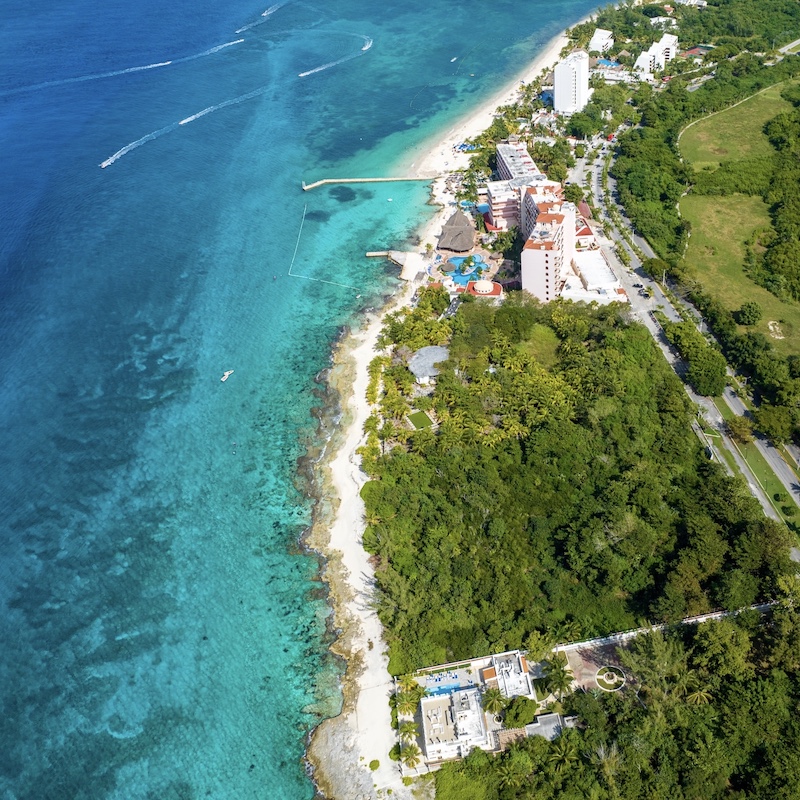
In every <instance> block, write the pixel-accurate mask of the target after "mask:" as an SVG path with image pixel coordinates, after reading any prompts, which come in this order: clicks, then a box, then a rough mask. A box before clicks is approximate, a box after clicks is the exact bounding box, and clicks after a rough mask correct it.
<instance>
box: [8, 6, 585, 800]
mask: <svg viewBox="0 0 800 800" xmlns="http://www.w3.org/2000/svg"><path fill="white" fill-rule="evenodd" d="M266 2H268V0H266ZM594 4H595V3H594V2H592V1H591V0H555V1H554V0H529V2H527V3H519V2H509V1H508V0H498V2H495V3H492V4H486V3H481V2H477V0H403V2H398V0H387V2H384V3H367V2H365V0H330V1H329V2H321V3H313V2H312V3H305V2H300V0H290V2H287V3H284V4H278V5H275V6H270V7H269V8H267V7H266V6H265V2H264V1H260V4H258V3H256V2H255V0H235V2H231V3H218V2H209V0H192V2H191V3H190V2H188V0H174V2H172V3H169V4H165V3H163V2H156V1H155V0H139V2H137V3H133V4H132V3H129V2H121V0H108V2H106V3H104V4H101V5H100V6H98V5H97V4H96V3H94V2H92V3H90V2H88V0H62V2H60V3H57V4H52V3H48V4H44V3H37V2H33V3H12V2H10V0H0V8H1V9H2V17H0V19H2V23H3V24H2V27H0V294H1V296H2V306H1V307H0V373H1V374H2V382H0V413H1V414H2V426H0V503H2V509H1V510H0V570H2V580H0V630H1V631H2V656H0V678H1V679H0V692H1V693H2V713H0V798H2V800H12V798H13V799H15V800H16V799H21V798H26V799H27V798H30V799H31V800H49V799H50V798H53V799H54V800H72V799H73V798H87V799H90V800H95V799H99V798H119V800H138V799H139V798H158V800H177V798H181V799H182V800H183V799H187V800H188V799H189V798H205V797H209V798H236V799H237V800H247V799H248V798H270V799H271V800H272V799H275V800H279V799H280V798H291V799H292V800H299V799H301V798H302V799H303V800H307V799H308V798H310V797H312V795H313V785H312V783H311V781H310V780H309V779H308V778H307V776H306V775H305V773H304V769H303V759H302V756H303V751H304V745H305V741H306V737H307V734H308V732H309V731H310V730H311V729H312V728H313V727H314V725H315V724H316V723H317V722H318V721H319V719H320V718H321V717H322V716H325V715H332V714H335V713H337V711H338V708H339V703H340V696H339V690H338V680H339V676H340V668H341V665H340V664H338V663H336V661H334V660H333V659H332V658H331V657H330V656H329V654H328V645H329V644H330V641H329V638H328V637H329V634H328V632H327V631H326V620H327V617H328V606H327V603H326V598H325V593H324V591H323V589H324V587H323V585H322V584H320V583H319V582H318V579H317V575H318V567H319V564H318V561H317V559H316V558H314V557H313V556H312V555H309V554H307V553H304V552H303V551H302V548H301V547H300V545H299V539H300V537H301V535H302V533H303V530H304V529H305V528H306V526H307V525H308V524H309V521H310V518H311V511H312V502H313V500H312V498H311V492H310V488H309V486H308V485H307V484H306V483H305V481H304V479H303V478H302V475H301V473H302V470H299V469H298V459H300V458H301V457H302V456H303V455H304V454H305V452H306V450H307V448H308V447H309V446H310V445H311V446H314V445H317V446H318V445H319V444H320V441H319V440H320V436H321V434H320V433H319V432H318V430H317V423H316V421H315V417H314V415H313V414H312V408H314V407H315V406H319V404H320V402H321V400H320V391H319V384H317V383H315V376H316V375H317V374H318V373H319V372H320V371H321V370H323V369H324V368H325V367H326V366H327V364H328V363H329V359H330V351H331V344H332V342H333V341H334V340H335V339H336V337H337V336H338V335H339V333H340V332H341V330H342V329H343V328H344V327H346V326H353V325H357V324H358V319H359V316H360V315H361V314H362V313H363V311H364V309H365V308H366V307H369V306H373V307H375V306H378V305H380V304H381V303H382V302H383V299H384V298H385V297H386V295H387V294H389V293H390V292H392V291H393V290H394V289H395V288H396V286H397V278H396V270H395V269H393V268H391V267H389V266H388V265H385V264H382V263H379V262H375V261H368V260H367V259H365V258H364V252H365V251H366V250H375V249H386V248H390V247H402V246H404V245H407V244H408V243H409V240H410V238H411V237H412V236H413V234H414V231H415V229H416V228H417V227H418V226H419V225H420V223H421V222H423V221H424V220H425V219H426V218H427V217H428V215H429V214H430V213H431V211H432V209H431V207H430V206H427V205H426V201H427V197H428V191H427V187H426V186H425V185H424V184H384V185H380V184H377V185H371V186H367V187H366V188H365V187H363V186H362V187H359V186H353V187H343V186H338V187H323V188H320V189H317V190H315V191H312V192H308V193H304V192H302V191H301V188H300V187H301V180H306V181H309V182H310V181H313V180H316V179H318V178H322V177H333V176H335V177H348V176H363V175H389V174H400V173H402V172H403V169H404V165H407V164H408V163H410V162H412V161H413V160H414V158H415V157H419V155H420V154H421V153H422V152H423V148H424V146H425V144H426V143H428V142H430V141H431V139H432V137H434V136H435V135H436V134H437V132H441V131H442V130H443V129H445V128H448V127H450V126H451V125H452V124H453V123H454V122H455V121H456V120H457V119H458V118H459V117H460V116H462V115H464V114H465V113H466V112H468V111H469V110H470V109H471V108H472V107H474V106H476V105H477V104H479V103H480V102H481V101H483V100H485V98H486V97H487V96H490V95H491V94H493V93H494V92H496V91H497V90H498V88H499V87H500V86H501V85H502V84H503V83H504V82H506V81H508V80H509V78H510V77H512V76H513V75H514V74H517V73H518V72H519V71H520V70H521V69H522V68H523V66H524V65H525V63H526V62H528V61H529V60H530V59H531V58H532V57H533V56H534V55H535V54H536V52H537V50H538V49H540V48H541V47H542V45H543V44H544V43H546V42H547V41H548V40H549V39H550V38H551V37H552V36H554V35H555V34H556V33H557V32H558V31H559V30H561V29H562V28H564V27H565V26H566V25H568V24H571V23H573V22H574V21H576V20H577V19H579V18H580V17H581V16H583V15H584V14H585V13H587V12H588V11H589V10H590V9H591V8H592V6H593V5H594ZM222 45H225V46H222ZM221 46H222V47H221ZM453 58H456V59H457V60H456V61H452V59H453ZM165 62H171V63H165ZM320 68H321V69H320ZM301 73H302V74H303V75H302V77H301ZM104 163H105V165H106V166H105V167H104V168H103V167H101V166H100V165H101V164H104ZM389 198H392V202H391V203H389V202H387V200H388V199H389ZM306 205H307V213H306V216H305V222H304V224H303V228H302V235H301V236H300V238H299V239H298V233H299V231H300V223H301V219H302V218H303V213H304V207H305V206H306ZM293 258H294V263H293V266H292V272H293V275H301V276H304V277H306V278H308V277H310V278H319V279H323V280H325V281H329V282H327V283H323V282H319V281H312V280H304V279H302V278H298V277H293V276H289V275H288V274H287V273H288V271H289V267H290V264H292V260H293ZM352 287H355V288H352ZM358 295H361V296H360V297H359V296H358ZM226 370H234V372H233V374H232V375H231V376H230V377H229V379H228V380H227V381H225V382H221V381H220V377H221V375H222V374H223V372H224V371H226Z"/></svg>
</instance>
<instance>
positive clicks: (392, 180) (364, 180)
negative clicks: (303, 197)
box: [303, 177, 435, 192]
mask: <svg viewBox="0 0 800 800" xmlns="http://www.w3.org/2000/svg"><path fill="white" fill-rule="evenodd" d="M434 180H435V178H430V177H428V178H419V177H413V178H323V179H322V180H321V181H314V183H306V182H305V181H303V191H304V192H308V191H311V189H316V188H317V186H322V185H323V184H325V183H397V182H400V181H425V183H431V182H432V181H434Z"/></svg>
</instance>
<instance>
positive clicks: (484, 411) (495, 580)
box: [362, 289, 791, 674]
mask: <svg viewBox="0 0 800 800" xmlns="http://www.w3.org/2000/svg"><path fill="white" fill-rule="evenodd" d="M438 297H439V295H438V293H437V290H435V289H428V290H425V291H424V292H423V294H422V297H421V298H420V302H419V303H418V305H417V307H416V309H415V310H414V311H412V312H409V313H407V314H406V315H405V316H404V317H403V318H402V319H397V318H394V319H391V320H390V321H389V324H388V325H387V327H386V329H385V331H384V334H383V338H382V344H383V345H384V346H386V347H387V349H388V350H389V351H390V358H389V363H390V364H391V366H389V367H387V368H386V369H385V370H384V372H383V377H382V388H381V392H380V395H381V396H380V397H379V399H378V403H377V409H376V413H375V415H374V417H373V418H372V419H373V422H372V423H370V424H369V426H368V428H369V431H370V436H371V437H372V438H371V440H370V441H369V442H368V444H367V446H365V448H364V449H363V450H362V457H363V465H364V468H365V470H366V471H367V473H368V474H369V476H370V478H371V480H370V481H369V482H368V483H367V484H366V485H365V486H364V488H363V490H362V497H363V498H364V502H365V505H366V517H367V528H366V531H365V533H364V537H363V542H364V546H365V548H366V549H367V550H368V551H369V552H370V553H372V554H373V556H374V560H375V565H376V602H377V605H378V613H379V615H380V618H381V620H382V622H383V624H384V626H385V629H386V633H387V640H388V642H389V654H390V669H391V670H392V672H394V673H395V674H400V673H405V672H408V671H411V670H413V669H416V668H419V667H421V666H423V665H427V664H436V663H443V662H446V661H451V660H455V659H460V658H465V657H470V656H475V655H479V654H483V653H489V652H497V651H502V650H506V649H510V648H517V647H523V648H524V647H527V646H528V645H529V644H530V645H533V646H536V647H538V646H539V645H540V644H541V642H542V640H543V639H544V640H546V641H549V642H551V643H552V642H554V641H563V640H574V639H577V638H580V637H582V636H587V637H588V636H593V635H598V634H603V633H608V632H610V631H614V630H621V629H626V628H631V627H634V626H636V625H637V624H639V623H640V622H643V621H647V620H659V621H661V620H664V621H676V620H679V619H681V618H683V617H685V616H687V615H691V614H697V613H702V612H704V611H707V610H709V609H712V608H716V607H723V608H730V609H733V608H740V607H742V606H745V605H748V604H750V603H752V602H755V601H756V600H760V599H765V598H771V597H772V596H773V595H774V593H775V591H776V587H777V585H778V581H779V580H780V579H781V576H783V575H784V574H788V573H789V572H790V571H791V566H790V564H789V562H788V544H789V543H788V532H787V530H786V529H785V528H784V527H783V526H781V525H778V524H776V523H774V522H772V521H771V520H768V519H765V518H764V517H763V515H762V513H761V511H760V507H759V506H758V504H757V503H756V502H755V501H754V500H753V499H752V497H750V496H749V494H748V493H747V491H746V489H745V487H743V486H742V485H741V484H740V483H738V482H737V481H735V480H733V479H731V478H729V477H727V475H726V474H725V473H724V472H723V471H722V469H721V468H720V467H718V466H717V465H715V464H713V463H711V462H709V461H708V459H707V458H706V457H705V455H704V453H703V449H702V448H701V446H700V444H699V442H698V440H697V439H696V438H695V436H694V434H693V433H692V432H691V429H690V426H689V423H690V420H691V416H692V410H691V408H690V406H689V403H688V401H687V399H686V396H685V394H684V392H683V390H682V387H681V384H680V381H679V380H678V379H677V377H676V376H675V375H674V373H672V371H671V370H670V368H669V367H668V365H667V364H666V363H665V361H664V359H663V357H662V356H661V355H660V353H659V352H658V350H657V349H656V347H655V346H654V344H653V342H652V340H651V338H650V336H649V334H648V333H647V331H646V330H645V329H644V328H643V327H642V326H640V325H637V324H631V323H630V322H629V321H628V320H627V318H626V316H625V312H624V311H623V310H621V309H620V308H618V307H616V306H611V307H605V308H600V309H597V308H589V307H585V306H583V305H573V304H570V303H563V302H555V303H550V304H548V305H540V304H539V303H538V302H536V301H533V300H524V299H521V298H519V297H512V298H509V300H507V301H506V303H504V304H503V305H502V306H501V307H499V308H495V307H493V306H490V305H487V304H485V303H482V302H478V303H470V304H465V305H462V306H461V308H460V309H459V311H458V313H457V314H456V315H455V316H454V317H451V318H447V319H445V320H441V321H439V320H438V318H435V309H438V308H439V307H441V301H440V300H438V299H436V298H438ZM423 309H424V310H423ZM423 315H427V320H428V324H429V325H430V326H431V329H435V330H438V334H437V335H436V336H433V337H429V336H426V335H424V334H423V329H424V325H423V321H422V320H421V318H422V316H423ZM443 323H446V325H447V326H448V327H449V328H450V331H451V333H450V338H449V348H450V358H449V360H448V361H447V362H446V363H445V364H444V365H440V369H441V374H440V375H439V377H438V378H437V381H436V385H435V388H433V390H432V392H431V393H430V394H427V395H426V394H424V393H423V392H421V391H420V388H419V387H416V386H415V385H414V384H413V378H412V379H409V376H411V373H410V372H409V371H408V368H407V366H406V365H405V364H406V361H407V358H408V357H409V355H410V352H411V348H412V346H413V347H417V346H421V345H422V344H428V343H431V342H432V341H434V340H435V343H437V344H441V343H442V342H443V338H442V337H443V333H444V331H443V329H441V328H437V327H436V326H440V325H442V324H443ZM412 342H413V345H412V344H411V343H412ZM406 373H407V375H406ZM390 399H391V402H390ZM401 403H402V404H404V408H405V409H407V408H411V407H412V405H413V407H415V408H422V409H424V410H426V411H427V412H428V413H429V414H433V416H434V417H435V419H436V421H437V425H436V428H435V430H434V429H432V428H430V427H428V428H423V429H420V430H412V429H411V428H410V426H408V425H405V426H404V425H402V424H401V422H400V420H401V419H402V417H403V416H404V414H405V413H406V412H405V410H404V411H403V412H402V414H401V413H400V409H398V408H397V406H398V405H399V404H401Z"/></svg>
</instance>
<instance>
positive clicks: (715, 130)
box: [680, 84, 800, 355]
mask: <svg viewBox="0 0 800 800" xmlns="http://www.w3.org/2000/svg"><path fill="white" fill-rule="evenodd" d="M785 85H786V84H778V85H777V86H771V87H770V88H769V89H767V90H765V91H764V92H761V93H760V94H757V95H754V96H753V97H751V98H749V99H748V100H745V101H744V102H743V103H741V104H740V105H738V106H735V107H734V108H730V109H728V110H727V111H723V112H721V113H719V114H714V115H712V116H710V117H707V118H706V119H703V120H701V121H699V122H697V123H696V124H695V125H692V126H690V127H688V128H686V130H685V132H684V134H683V136H682V137H681V140H680V150H681V154H682V155H683V157H684V158H685V159H686V160H687V161H689V162H690V163H691V165H692V166H693V167H694V168H695V169H698V170H699V169H704V168H709V167H710V168H712V169H715V168H716V167H718V166H719V165H720V163H721V162H722V161H726V160H736V159H742V158H755V157H758V156H768V155H769V154H770V153H772V152H773V151H772V148H771V146H770V144H769V142H768V141H767V138H766V136H764V133H763V127H764V123H766V122H767V121H768V120H770V119H771V118H772V117H774V116H775V115H776V114H779V113H781V112H782V111H786V110H788V109H790V108H791V105H790V104H789V103H787V102H786V101H785V100H783V99H782V98H781V96H780V93H781V91H782V90H783V89H784V88H785ZM680 210H681V214H682V215H683V216H684V217H685V218H686V219H687V220H688V221H689V222H690V223H691V224H692V235H691V237H690V239H689V246H688V247H687V250H686V256H685V263H686V265H687V267H689V270H690V271H691V272H692V273H693V274H694V275H695V276H696V277H697V279H698V280H699V281H700V283H701V284H702V285H703V287H704V289H705V290H706V291H707V292H708V293H709V294H711V295H712V296H714V297H716V298H717V299H718V300H720V301H721V302H722V303H723V304H724V305H725V306H726V307H727V308H729V309H731V311H735V310H736V309H738V308H739V307H740V306H741V305H742V303H744V302H746V301H748V300H755V301H756V302H757V303H758V304H759V305H760V306H761V308H762V309H763V311H764V316H763V319H762V320H761V322H760V323H759V325H758V326H757V327H756V330H758V331H760V332H761V333H763V334H764V335H765V336H767V337H769V339H770V340H771V341H772V343H773V345H774V346H775V349H776V350H777V351H778V352H780V353H783V354H785V355H788V354H794V353H800V341H798V338H799V337H798V335H797V334H800V303H787V302H783V301H782V300H779V299H778V298H777V297H775V296H774V295H773V294H771V293H770V292H768V291H767V290H766V289H762V288H761V287H760V286H756V284H754V283H753V282H752V281H751V280H750V279H749V278H748V277H747V275H746V274H745V272H744V268H743V263H744V256H745V246H744V242H745V241H746V240H747V239H748V237H749V236H750V235H751V234H752V232H753V231H754V230H755V229H756V228H759V227H769V225H770V224H771V223H770V218H769V216H768V214H767V206H766V205H765V203H764V202H763V200H762V199H761V198H760V197H751V196H745V195H734V196H730V197H702V196H694V195H691V194H690V195H687V196H686V197H684V198H683V199H682V200H681V202H680Z"/></svg>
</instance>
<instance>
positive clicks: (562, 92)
mask: <svg viewBox="0 0 800 800" xmlns="http://www.w3.org/2000/svg"><path fill="white" fill-rule="evenodd" d="M590 94H591V92H590V91H589V54H588V53H586V52H585V51H583V50H576V51H575V52H573V53H570V54H569V55H568V56H567V57H566V58H565V59H564V60H563V61H559V62H558V64H556V68H555V71H554V78H553V109H554V110H555V111H556V113H557V114H567V115H569V114H575V113H576V112H578V111H582V110H583V109H584V107H585V106H586V104H587V103H588V102H589V97H590Z"/></svg>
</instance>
